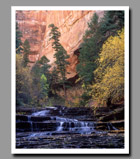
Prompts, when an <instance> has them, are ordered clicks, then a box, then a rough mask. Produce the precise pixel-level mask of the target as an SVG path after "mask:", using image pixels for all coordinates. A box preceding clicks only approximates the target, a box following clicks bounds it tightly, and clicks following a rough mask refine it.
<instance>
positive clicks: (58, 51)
mask: <svg viewBox="0 0 140 159" xmlns="http://www.w3.org/2000/svg"><path fill="white" fill-rule="evenodd" d="M49 28H51V32H50V34H49V35H50V40H52V41H53V42H52V47H53V48H54V50H55V54H54V57H55V59H56V61H55V64H56V66H57V67H56V69H57V73H58V75H59V76H60V78H59V83H62V85H63V89H64V92H65V96H66V88H65V82H66V73H67V72H66V67H67V65H68V64H69V62H68V61H67V59H68V58H69V56H68V55H67V52H66V50H65V49H64V47H63V46H62V45H61V44H60V42H59V38H60V36H61V34H60V32H59V31H58V28H57V27H56V26H55V25H54V24H50V25H49Z"/></svg>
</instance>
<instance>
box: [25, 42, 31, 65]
mask: <svg viewBox="0 0 140 159" xmlns="http://www.w3.org/2000/svg"><path fill="white" fill-rule="evenodd" d="M29 54H30V44H29V41H28V40H27V39H26V40H25V41H24V43H23V66H24V67H26V66H27V65H28V63H29Z"/></svg>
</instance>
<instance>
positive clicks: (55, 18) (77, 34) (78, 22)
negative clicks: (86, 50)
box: [16, 10, 103, 78]
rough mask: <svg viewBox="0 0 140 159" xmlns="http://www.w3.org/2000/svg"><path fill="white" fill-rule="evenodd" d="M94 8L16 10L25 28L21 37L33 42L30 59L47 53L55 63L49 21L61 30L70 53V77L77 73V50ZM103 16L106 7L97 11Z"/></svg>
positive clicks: (64, 44)
mask: <svg viewBox="0 0 140 159" xmlns="http://www.w3.org/2000/svg"><path fill="white" fill-rule="evenodd" d="M94 12H95V11H82V10H81V11H17V12H16V21H17V22H18V25H19V28H20V30H21V32H22V35H23V37H22V41H24V40H25V39H28V40H29V42H30V46H31V55H30V57H29V58H30V60H31V61H32V62H35V61H37V60H38V59H39V58H40V57H41V56H43V55H45V56H47V58H48V59H49V60H50V63H51V64H52V65H53V64H54V60H55V59H54V58H53V55H54V50H53V49H52V47H51V42H50V41H49V32H50V29H49V28H48V25H49V24H51V23H53V24H54V25H56V26H57V27H58V28H59V31H60V32H61V38H60V42H61V44H62V45H63V47H64V48H65V49H66V50H67V53H68V54H69V55H70V58H69V62H70V66H69V67H68V68H67V70H68V72H70V74H69V75H68V78H70V77H74V76H75V75H76V69H75V68H76V64H77V62H78V58H77V56H76V55H75V54H74V52H75V51H76V50H77V49H78V48H79V45H80V44H81V42H82V38H83V35H84V33H85V30H86V29H87V22H89V21H90V18H91V17H92V15H93V13H94ZM97 13H98V14H99V16H100V17H101V16H102V15H103V11H98V12H97Z"/></svg>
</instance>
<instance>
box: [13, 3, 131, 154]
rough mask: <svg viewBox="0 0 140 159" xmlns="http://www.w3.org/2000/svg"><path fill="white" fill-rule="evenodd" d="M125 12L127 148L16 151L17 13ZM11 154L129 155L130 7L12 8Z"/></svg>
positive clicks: (125, 140) (125, 136) (125, 139)
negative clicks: (21, 11)
mask: <svg viewBox="0 0 140 159" xmlns="http://www.w3.org/2000/svg"><path fill="white" fill-rule="evenodd" d="M17 10H109V11H111V10H112V11H114V10H123V11H124V12H125V27H124V29H125V104H124V105H125V135H124V142H125V144H124V145H125V146H124V148H123V149H120V148H119V149H16V102H15V101H16V54H15V50H16V44H15V39H16V32H15V31H16V27H15V26H16V25H15V24H16V11H17ZM11 26H12V27H11V48H12V50H11V153H12V154H129V6H95V7H93V6H46V7H45V6H12V7H11Z"/></svg>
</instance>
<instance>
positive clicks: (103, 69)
mask: <svg viewBox="0 0 140 159" xmlns="http://www.w3.org/2000/svg"><path fill="white" fill-rule="evenodd" d="M97 63H98V68H97V69H96V70H95V71H94V76H95V83H94V84H93V85H92V86H91V88H92V91H91V93H92V96H93V99H96V100H98V101H101V102H104V101H106V102H107V100H108V99H111V102H112V103H115V102H117V101H120V100H121V99H123V98H124V29H123V30H122V31H119V32H118V35H117V36H114V37H113V36H111V37H109V38H108V39H107V40H106V42H105V43H104V44H103V47H102V50H101V53H100V58H99V59H98V61H97Z"/></svg>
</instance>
